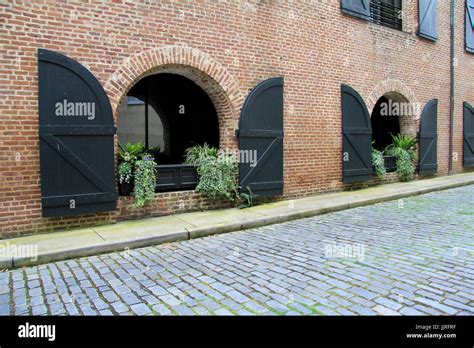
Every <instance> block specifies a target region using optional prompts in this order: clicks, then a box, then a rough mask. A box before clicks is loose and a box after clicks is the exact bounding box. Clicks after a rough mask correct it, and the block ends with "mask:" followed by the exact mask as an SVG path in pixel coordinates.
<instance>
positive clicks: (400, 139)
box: [384, 134, 417, 181]
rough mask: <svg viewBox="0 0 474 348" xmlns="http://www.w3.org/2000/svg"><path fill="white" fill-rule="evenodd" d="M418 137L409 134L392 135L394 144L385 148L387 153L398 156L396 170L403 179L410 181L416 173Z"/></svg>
mask: <svg viewBox="0 0 474 348" xmlns="http://www.w3.org/2000/svg"><path fill="white" fill-rule="evenodd" d="M415 145H416V139H415V138H414V137H410V136H407V135H401V134H397V135H392V144H390V145H388V146H387V147H386V148H385V151H384V152H385V153H387V154H388V155H391V156H395V157H396V172H397V174H398V177H399V178H400V180H401V181H408V180H411V179H412V178H413V174H414V173H415V164H414V161H415V160H416V158H417V155H416V149H415Z"/></svg>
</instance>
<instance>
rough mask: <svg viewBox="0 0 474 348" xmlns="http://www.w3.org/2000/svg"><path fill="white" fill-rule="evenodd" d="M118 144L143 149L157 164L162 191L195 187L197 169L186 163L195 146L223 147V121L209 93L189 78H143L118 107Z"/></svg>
mask: <svg viewBox="0 0 474 348" xmlns="http://www.w3.org/2000/svg"><path fill="white" fill-rule="evenodd" d="M117 128H118V141H119V143H120V144H122V145H123V144H125V143H127V142H130V143H137V142H141V144H142V145H144V147H145V148H146V149H147V150H148V152H150V153H151V154H153V156H154V157H155V161H156V162H157V164H158V166H157V170H158V185H157V190H158V191H170V190H180V189H190V188H194V186H195V185H196V183H197V175H196V173H195V171H194V168H192V166H189V165H185V164H183V162H184V154H185V150H186V149H187V148H189V147H191V146H193V145H196V144H204V143H207V144H209V145H210V146H213V147H218V146H219V121H218V115H217V111H216V108H215V107H214V104H213V102H212V101H211V98H210V97H209V96H208V94H207V93H206V92H205V91H204V90H203V89H202V88H201V87H199V86H198V85H197V84H196V83H194V82H193V81H192V80H191V79H189V78H187V77H184V76H181V75H179V74H175V73H169V72H160V73H156V74H153V75H148V76H146V77H144V78H142V79H141V80H139V81H138V82H137V83H136V84H135V85H134V86H133V87H132V88H131V89H130V90H129V91H128V93H127V95H126V97H125V98H123V100H122V103H121V104H120V106H119V109H118V119H117Z"/></svg>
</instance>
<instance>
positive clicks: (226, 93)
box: [104, 46, 244, 150]
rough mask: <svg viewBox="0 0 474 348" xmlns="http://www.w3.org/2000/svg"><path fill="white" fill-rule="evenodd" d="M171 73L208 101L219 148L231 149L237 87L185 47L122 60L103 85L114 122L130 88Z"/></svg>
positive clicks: (215, 64) (203, 56)
mask: <svg viewBox="0 0 474 348" xmlns="http://www.w3.org/2000/svg"><path fill="white" fill-rule="evenodd" d="M157 73H173V74H178V75H181V76H184V77H186V78H188V79H190V80H192V81H193V82H194V83H196V84H197V85H198V86H199V87H201V88H202V89H203V90H204V91H205V92H206V93H207V94H208V95H209V97H210V99H211V101H212V102H213V104H214V107H215V108H216V111H217V116H218V120H219V139H220V144H219V145H220V148H228V149H231V150H232V149H235V148H236V146H237V141H236V139H235V135H234V130H235V129H236V128H238V117H239V110H240V107H241V105H242V103H243V100H244V98H243V96H242V95H241V88H240V84H239V82H238V81H237V79H236V78H235V77H234V76H232V75H231V74H230V73H229V72H228V71H227V70H226V69H225V68H224V67H223V66H222V65H221V64H220V63H219V62H217V61H216V60H214V59H213V58H212V57H211V56H209V55H208V54H207V53H204V52H202V51H200V50H198V49H195V48H190V47H186V46H162V47H159V48H156V49H151V50H148V51H143V52H141V53H139V54H137V55H134V56H132V57H129V58H127V59H125V60H124V61H123V62H122V63H121V64H120V66H119V67H118V68H117V69H116V70H115V72H114V73H113V74H112V75H111V77H110V78H109V80H108V81H107V82H106V84H105V87H104V88H105V91H106V92H107V94H108V96H109V98H110V102H111V104H112V109H113V110H114V119H115V122H117V114H118V107H119V105H120V103H121V101H122V99H123V98H124V97H125V96H126V94H127V92H128V91H129V90H130V88H132V87H133V85H135V84H136V83H137V82H138V81H139V80H141V79H143V78H144V77H146V76H149V75H153V74H157Z"/></svg>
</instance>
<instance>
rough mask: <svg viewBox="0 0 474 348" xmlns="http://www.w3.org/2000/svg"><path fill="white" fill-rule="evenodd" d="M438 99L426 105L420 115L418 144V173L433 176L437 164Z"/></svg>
mask: <svg viewBox="0 0 474 348" xmlns="http://www.w3.org/2000/svg"><path fill="white" fill-rule="evenodd" d="M437 139H438V99H433V100H430V101H429V102H428V103H426V105H425V107H424V108H423V112H422V113H421V121H420V133H419V134H418V144H419V156H418V157H419V173H420V174H422V175H423V174H434V173H436V170H437V169H438V164H437V146H438V144H437Z"/></svg>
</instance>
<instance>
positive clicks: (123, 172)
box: [118, 142, 145, 196]
mask: <svg viewBox="0 0 474 348" xmlns="http://www.w3.org/2000/svg"><path fill="white" fill-rule="evenodd" d="M144 152H145V149H144V147H143V145H142V144H141V142H138V143H135V144H131V143H127V144H125V146H122V145H121V144H120V143H119V164H118V179H119V184H120V194H121V195H122V196H129V195H130V194H131V192H132V191H133V173H134V171H135V164H136V162H137V161H138V160H139V158H140V155H141V154H143V153H144Z"/></svg>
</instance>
